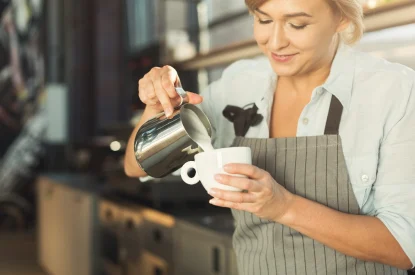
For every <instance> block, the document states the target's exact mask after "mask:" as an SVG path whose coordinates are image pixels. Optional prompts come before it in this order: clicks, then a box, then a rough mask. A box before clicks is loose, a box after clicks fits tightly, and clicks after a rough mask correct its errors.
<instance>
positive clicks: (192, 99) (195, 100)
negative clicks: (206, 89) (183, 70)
mask: <svg viewBox="0 0 415 275" xmlns="http://www.w3.org/2000/svg"><path fill="white" fill-rule="evenodd" d="M187 96H188V98H189V103H190V104H200V103H202V101H203V97H202V96H200V95H198V94H195V93H192V92H187Z"/></svg>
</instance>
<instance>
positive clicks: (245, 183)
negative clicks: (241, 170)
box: [215, 174, 261, 192]
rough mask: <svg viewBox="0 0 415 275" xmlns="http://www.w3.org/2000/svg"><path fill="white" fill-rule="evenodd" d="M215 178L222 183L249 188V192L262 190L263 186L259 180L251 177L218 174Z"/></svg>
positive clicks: (243, 188) (244, 188)
mask: <svg viewBox="0 0 415 275" xmlns="http://www.w3.org/2000/svg"><path fill="white" fill-rule="evenodd" d="M215 180H216V181H217V182H219V183H221V184H224V185H229V186H232V187H235V188H239V189H242V190H247V191H249V192H259V191H261V186H260V185H259V184H258V182H257V181H255V180H252V179H249V178H241V177H238V176H230V175H224V174H218V175H215Z"/></svg>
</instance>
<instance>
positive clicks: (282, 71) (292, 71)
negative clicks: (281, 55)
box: [271, 61, 297, 77]
mask: <svg viewBox="0 0 415 275" xmlns="http://www.w3.org/2000/svg"><path fill="white" fill-rule="evenodd" d="M271 67H272V70H273V71H274V72H275V74H276V75H278V76H285V77H287V76H288V77H289V76H295V75H297V69H296V68H295V67H294V66H281V65H277V64H275V63H273V62H272V61H271Z"/></svg>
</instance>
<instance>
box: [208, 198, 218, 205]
mask: <svg viewBox="0 0 415 275" xmlns="http://www.w3.org/2000/svg"><path fill="white" fill-rule="evenodd" d="M216 202H217V199H211V200H210V201H209V203H210V204H215V203H216Z"/></svg>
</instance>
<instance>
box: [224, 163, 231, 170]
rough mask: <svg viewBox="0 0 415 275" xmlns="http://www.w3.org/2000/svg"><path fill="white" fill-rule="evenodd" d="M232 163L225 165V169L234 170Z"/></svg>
mask: <svg viewBox="0 0 415 275" xmlns="http://www.w3.org/2000/svg"><path fill="white" fill-rule="evenodd" d="M232 167H233V166H232V164H226V165H225V166H223V169H225V170H232Z"/></svg>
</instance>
